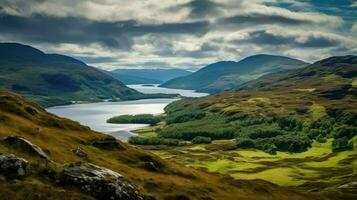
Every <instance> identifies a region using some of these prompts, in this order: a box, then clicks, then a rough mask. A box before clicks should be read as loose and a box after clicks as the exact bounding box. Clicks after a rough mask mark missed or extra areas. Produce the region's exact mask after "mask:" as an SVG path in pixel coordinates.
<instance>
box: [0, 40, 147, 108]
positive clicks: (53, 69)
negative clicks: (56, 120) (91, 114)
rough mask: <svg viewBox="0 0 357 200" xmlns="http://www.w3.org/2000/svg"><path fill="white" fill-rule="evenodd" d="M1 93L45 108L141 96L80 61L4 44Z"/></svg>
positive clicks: (0, 52)
mask: <svg viewBox="0 0 357 200" xmlns="http://www.w3.org/2000/svg"><path fill="white" fill-rule="evenodd" d="M0 90H6V91H13V92H17V93H20V94H22V95H24V96H26V97H27V98H29V99H31V100H34V101H36V102H38V103H40V104H42V105H44V106H52V105H60V104H67V103H70V102H71V101H90V102H93V101H99V100H102V99H109V98H119V99H121V98H126V97H128V96H131V95H138V94H141V93H139V92H137V91H135V90H133V89H130V88H128V87H126V86H125V85H124V84H123V83H122V82H120V81H118V80H116V79H115V78H113V77H111V76H109V75H107V74H105V73H103V72H101V71H99V70H97V69H96V68H94V67H90V66H88V65H86V64H85V63H83V62H81V61H79V60H77V59H74V58H72V57H69V56H64V55H59V54H46V53H44V52H42V51H40V50H38V49H36V48H33V47H31V46H27V45H22V44H18V43H0Z"/></svg>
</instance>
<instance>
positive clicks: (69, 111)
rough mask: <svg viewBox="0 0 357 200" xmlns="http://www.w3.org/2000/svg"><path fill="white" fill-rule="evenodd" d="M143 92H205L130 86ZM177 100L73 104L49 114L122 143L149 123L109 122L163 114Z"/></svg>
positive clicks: (56, 108)
mask: <svg viewBox="0 0 357 200" xmlns="http://www.w3.org/2000/svg"><path fill="white" fill-rule="evenodd" d="M129 87H131V88H134V89H136V90H138V91H140V92H142V93H166V94H181V95H182V96H186V97H200V96H205V95H207V94H205V93H196V92H194V91H191V90H178V89H168V88H160V87H157V85H154V86H143V85H129ZM175 100H176V99H144V100H135V101H121V102H100V103H88V104H73V105H67V106H56V107H51V108H48V109H47V111H48V112H51V113H54V114H56V115H58V116H61V117H65V118H69V119H72V120H75V121H78V122H79V123H81V124H82V125H86V126H89V127H90V128H91V129H93V130H96V131H99V132H103V133H108V134H111V135H113V136H115V137H118V138H119V139H121V140H124V141H126V140H127V139H128V138H129V137H130V136H133V135H135V134H134V133H131V132H130V131H131V130H135V129H138V128H143V127H147V126H148V125H146V124H109V123H107V122H106V120H107V119H109V118H111V117H113V116H118V115H126V114H131V115H135V114H161V113H163V112H164V108H165V106H167V105H168V104H169V103H171V102H173V101H175Z"/></svg>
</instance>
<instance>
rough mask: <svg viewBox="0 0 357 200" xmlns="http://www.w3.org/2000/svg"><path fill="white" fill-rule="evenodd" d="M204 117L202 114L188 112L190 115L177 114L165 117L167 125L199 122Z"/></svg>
mask: <svg viewBox="0 0 357 200" xmlns="http://www.w3.org/2000/svg"><path fill="white" fill-rule="evenodd" d="M205 116H206V114H205V113H204V112H190V113H179V114H178V115H177V114H175V115H174V114H171V115H168V116H167V117H166V123H167V124H174V123H183V122H187V121H192V120H199V119H202V118H204V117H205Z"/></svg>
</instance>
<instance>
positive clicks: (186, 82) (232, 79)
mask: <svg viewBox="0 0 357 200" xmlns="http://www.w3.org/2000/svg"><path fill="white" fill-rule="evenodd" d="M306 64H307V63H305V62H303V61H300V60H296V59H292V58H288V57H283V56H272V55H255V56H250V57H247V58H245V59H243V60H241V61H239V62H234V61H222V62H217V63H213V64H210V65H208V66H206V67H204V68H202V69H200V70H198V71H197V72H195V73H193V74H191V75H188V76H185V77H179V78H176V79H173V80H170V81H168V82H166V83H163V84H162V85H161V86H162V87H168V88H179V89H192V90H198V91H202V92H208V93H218V92H222V91H224V90H231V89H234V88H238V87H239V86H240V85H241V84H243V83H245V82H248V81H250V80H252V79H256V78H258V77H260V76H263V75H265V74H270V73H274V72H279V71H284V70H289V69H296V68H300V67H303V66H306Z"/></svg>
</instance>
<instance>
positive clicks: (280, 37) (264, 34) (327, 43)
mask: <svg viewBox="0 0 357 200" xmlns="http://www.w3.org/2000/svg"><path fill="white" fill-rule="evenodd" d="M299 37H302V36H301V35H294V34H290V35H288V34H285V35H284V33H279V34H274V33H271V32H268V31H255V32H251V33H250V38H249V39H248V40H246V41H245V42H250V43H255V44H260V45H290V46H295V47H308V48H324V47H333V46H336V45H343V44H342V43H343V41H342V39H341V38H337V37H336V36H335V37H333V36H331V35H323V34H313V33H311V34H306V35H305V36H303V38H302V39H301V38H299Z"/></svg>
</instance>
